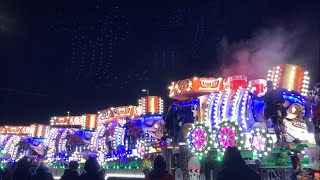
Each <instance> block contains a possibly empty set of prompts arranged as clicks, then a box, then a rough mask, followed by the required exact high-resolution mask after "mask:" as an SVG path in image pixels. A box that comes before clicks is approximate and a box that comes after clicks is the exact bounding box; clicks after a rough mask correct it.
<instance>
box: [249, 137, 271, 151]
mask: <svg viewBox="0 0 320 180" xmlns="http://www.w3.org/2000/svg"><path fill="white" fill-rule="evenodd" d="M251 144H252V146H253V148H255V149H256V150H257V151H265V149H266V145H267V140H266V138H264V137H262V136H261V135H255V136H253V137H252V140H251Z"/></svg>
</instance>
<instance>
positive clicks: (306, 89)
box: [301, 71, 310, 96]
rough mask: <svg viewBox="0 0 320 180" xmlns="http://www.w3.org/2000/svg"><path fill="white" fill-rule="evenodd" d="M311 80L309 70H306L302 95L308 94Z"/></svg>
mask: <svg viewBox="0 0 320 180" xmlns="http://www.w3.org/2000/svg"><path fill="white" fill-rule="evenodd" d="M309 82H310V77H309V76H308V71H306V72H304V76H303V81H302V89H301V91H302V93H301V95H303V96H307V95H308V89H309Z"/></svg>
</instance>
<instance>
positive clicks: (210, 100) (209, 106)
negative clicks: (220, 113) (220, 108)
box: [204, 93, 217, 130]
mask: <svg viewBox="0 0 320 180" xmlns="http://www.w3.org/2000/svg"><path fill="white" fill-rule="evenodd" d="M216 96H217V93H211V94H210V96H209V98H208V100H207V105H208V108H206V109H205V115H204V118H205V123H206V124H209V127H210V128H209V129H210V130H212V123H211V121H210V114H211V113H210V112H212V103H213V99H215V98H216Z"/></svg>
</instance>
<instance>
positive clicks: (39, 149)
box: [0, 124, 48, 167]
mask: <svg viewBox="0 0 320 180" xmlns="http://www.w3.org/2000/svg"><path fill="white" fill-rule="evenodd" d="M47 131H48V126H47V125H41V124H33V125H31V126H1V127H0V141H1V144H0V148H1V153H0V158H1V167H3V163H6V162H8V161H16V160H19V159H20V158H21V157H23V156H29V157H42V156H44V151H43V149H44V145H43V138H44V136H45V134H46V133H47Z"/></svg>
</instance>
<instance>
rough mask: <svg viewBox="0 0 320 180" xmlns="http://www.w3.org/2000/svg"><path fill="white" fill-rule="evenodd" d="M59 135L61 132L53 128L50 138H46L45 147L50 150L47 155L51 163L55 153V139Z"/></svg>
mask: <svg viewBox="0 0 320 180" xmlns="http://www.w3.org/2000/svg"><path fill="white" fill-rule="evenodd" d="M58 134H59V130H58V129H57V128H53V129H51V131H50V133H49V138H46V140H45V146H47V147H48V148H49V149H48V152H47V155H46V157H47V158H48V160H49V161H52V158H53V155H54V151H55V139H56V138H57V136H58Z"/></svg>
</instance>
